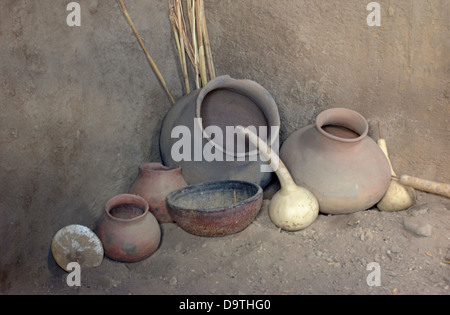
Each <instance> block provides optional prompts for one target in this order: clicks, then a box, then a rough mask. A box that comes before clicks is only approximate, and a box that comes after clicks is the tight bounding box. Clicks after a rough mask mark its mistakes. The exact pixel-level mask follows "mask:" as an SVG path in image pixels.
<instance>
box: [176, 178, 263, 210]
mask: <svg viewBox="0 0 450 315" xmlns="http://www.w3.org/2000/svg"><path fill="white" fill-rule="evenodd" d="M224 182H227V183H235V184H238V185H242V184H245V185H248V186H253V187H254V188H256V192H255V193H254V194H252V195H251V196H250V197H248V198H247V199H244V200H242V201H239V202H236V203H233V204H231V205H229V206H221V207H214V208H188V207H180V206H178V205H176V204H175V203H172V202H171V199H172V198H173V196H175V195H177V194H183V195H184V196H187V195H188V194H189V190H196V189H200V188H201V187H202V186H213V187H214V186H220V185H221V184H223V183H224ZM186 193H187V194H186ZM262 193H263V190H262V188H261V186H259V185H257V184H254V183H250V182H246V181H240V180H227V181H217V182H208V183H203V184H198V185H193V186H188V187H184V188H181V189H179V190H176V191H173V192H171V193H170V194H169V195H168V196H167V200H169V202H170V204H171V205H170V206H171V207H173V208H174V209H177V210H178V211H179V210H181V211H193V212H198V213H213V212H220V211H226V210H229V209H233V208H236V207H240V206H242V205H244V204H248V203H251V202H254V201H256V200H258V198H259V197H260V195H261V194H262Z"/></svg>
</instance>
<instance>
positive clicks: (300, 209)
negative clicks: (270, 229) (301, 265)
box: [236, 126, 319, 231]
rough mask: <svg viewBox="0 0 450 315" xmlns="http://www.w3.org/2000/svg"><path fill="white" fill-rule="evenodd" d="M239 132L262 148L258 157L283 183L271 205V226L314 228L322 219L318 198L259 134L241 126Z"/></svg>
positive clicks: (293, 229) (295, 229)
mask: <svg viewBox="0 0 450 315" xmlns="http://www.w3.org/2000/svg"><path fill="white" fill-rule="evenodd" d="M236 128H237V129H238V130H239V131H240V132H242V133H244V134H246V135H248V138H249V140H250V141H251V142H252V143H253V144H254V145H255V146H257V147H259V153H260V154H263V155H264V156H265V158H266V159H267V160H268V161H270V165H271V167H272V168H273V170H274V171H275V173H276V174H277V176H278V179H279V181H280V184H281V189H280V190H279V191H278V192H277V193H276V194H275V195H274V196H273V197H272V200H271V201H270V204H269V217H270V219H271V220H272V222H273V223H274V224H275V225H276V226H277V227H279V228H282V229H283V230H287V231H298V230H301V229H304V228H306V227H308V226H309V225H311V223H313V222H314V221H315V220H316V218H317V216H318V215H319V203H318V201H317V199H316V197H315V196H314V195H313V194H312V193H311V192H310V191H309V190H307V189H306V188H303V187H300V186H298V185H297V184H296V183H295V182H294V180H293V179H292V176H291V174H290V173H289V171H288V169H287V167H286V166H285V165H284V163H283V161H281V159H280V157H279V156H278V155H277V154H276V153H275V152H274V151H273V150H271V149H270V148H268V146H267V144H266V143H265V142H264V141H262V140H261V139H260V138H259V137H258V136H257V135H256V134H254V133H253V132H251V131H250V130H248V129H247V128H244V127H242V126H237V127H236Z"/></svg>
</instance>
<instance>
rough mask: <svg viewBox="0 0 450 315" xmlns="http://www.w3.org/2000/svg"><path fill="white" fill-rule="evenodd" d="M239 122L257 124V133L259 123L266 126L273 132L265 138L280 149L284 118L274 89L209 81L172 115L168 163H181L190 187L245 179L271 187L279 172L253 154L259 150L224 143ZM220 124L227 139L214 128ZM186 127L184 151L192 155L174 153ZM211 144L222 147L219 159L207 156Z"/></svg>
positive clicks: (165, 153) (163, 143) (166, 135)
mask: <svg viewBox="0 0 450 315" xmlns="http://www.w3.org/2000/svg"><path fill="white" fill-rule="evenodd" d="M238 125H242V126H244V127H246V126H254V127H256V129H257V131H259V127H266V128H267V132H265V134H264V135H261V136H262V138H263V139H265V140H267V143H269V144H270V145H271V147H272V148H273V149H274V150H276V151H277V152H278V149H279V142H278V134H279V126H280V117H279V113H278V107H277V105H276V103H275V101H274V100H273V98H272V96H271V95H270V93H269V92H268V91H267V90H266V89H264V88H263V87H262V86H260V85H259V84H258V83H256V82H254V81H251V80H236V79H232V78H230V77H229V76H220V77H217V78H215V79H213V80H211V81H209V82H208V84H207V85H206V86H205V87H204V88H202V89H199V90H196V91H193V92H191V93H190V94H188V95H185V96H184V97H183V98H181V99H180V100H179V101H178V102H177V103H176V104H175V105H174V106H173V107H172V108H171V109H170V110H169V112H168V113H167V115H166V117H165V119H164V122H163V124H162V129H161V136H160V150H161V158H162V161H163V163H164V165H171V164H173V163H175V164H177V165H179V166H181V169H182V174H183V177H184V179H185V180H186V182H187V183H188V184H189V185H193V184H199V183H204V182H213V181H222V180H244V181H248V182H251V183H254V184H257V185H260V186H262V187H265V186H266V185H267V184H268V183H269V182H270V180H271V178H272V175H273V172H272V171H271V170H270V166H269V165H268V164H267V163H266V162H265V161H264V160H263V159H261V158H260V156H259V155H258V156H257V158H254V159H251V158H250V156H251V154H255V155H256V154H257V151H256V150H254V151H252V152H249V151H246V150H247V149H248V146H247V147H245V149H244V150H241V151H239V150H238V149H236V146H235V147H231V146H230V147H227V143H226V141H224V138H225V135H226V127H227V126H231V127H234V126H238ZM214 126H217V127H218V128H220V130H221V131H222V137H221V136H220V135H217V134H215V133H214V132H211V128H215V127H214ZM208 127H209V128H208ZM271 127H274V128H271ZM186 131H187V133H188V134H187V137H188V139H187V140H188V141H187V142H188V144H189V145H188V148H184V147H183V152H184V153H186V152H188V156H187V157H186V156H183V157H181V158H180V157H177V156H174V152H173V151H176V152H179V151H180V150H179V143H180V141H183V140H186V139H184V136H186ZM181 132H182V133H183V134H182V135H180V133H181ZM236 134H237V131H236ZM198 139H200V140H198ZM183 143H184V142H183ZM211 147H214V148H216V150H217V151H215V150H214V153H215V154H214V158H208V157H206V156H205V154H204V153H205V150H207V149H208V148H211ZM187 149H188V151H184V150H187ZM209 152H211V150H209ZM238 156H241V157H243V158H242V161H241V160H238V159H239V157H238ZM253 157H255V156H253ZM261 165H265V166H266V167H267V168H266V170H267V171H261Z"/></svg>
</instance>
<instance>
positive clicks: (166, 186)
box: [128, 162, 187, 223]
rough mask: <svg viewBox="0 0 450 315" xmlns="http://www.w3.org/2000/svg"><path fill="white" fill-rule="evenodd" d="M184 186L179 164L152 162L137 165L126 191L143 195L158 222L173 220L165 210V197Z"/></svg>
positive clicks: (185, 184)
mask: <svg viewBox="0 0 450 315" xmlns="http://www.w3.org/2000/svg"><path fill="white" fill-rule="evenodd" d="M186 186H187V183H186V181H185V180H184V178H183V176H182V175H181V168H180V167H179V166H176V165H171V166H164V165H162V164H161V163H157V162H152V163H143V164H141V165H140V166H139V173H138V176H137V178H136V179H135V181H134V182H133V183H132V184H131V186H130V189H129V191H128V192H129V193H130V194H135V195H139V196H141V197H144V199H145V200H146V201H147V202H148V205H149V210H150V212H151V213H152V214H153V215H154V216H155V218H156V219H157V220H158V222H159V223H171V222H173V220H172V218H171V217H170V215H169V212H168V210H167V203H166V197H167V195H168V194H169V193H171V192H172V191H174V190H178V189H180V188H183V187H186Z"/></svg>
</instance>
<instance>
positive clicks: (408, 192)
mask: <svg viewBox="0 0 450 315" xmlns="http://www.w3.org/2000/svg"><path fill="white" fill-rule="evenodd" d="M378 132H379V134H380V138H379V139H378V141H377V143H378V145H379V147H380V149H381V150H382V151H383V152H384V155H385V156H386V158H387V160H388V162H389V165H390V167H391V183H390V185H389V187H388V189H387V191H386V193H385V194H384V196H383V198H381V200H380V201H379V202H378V203H377V208H378V209H379V210H381V211H388V212H393V211H401V210H406V209H408V208H409V207H411V206H412V205H413V204H414V202H415V200H416V192H415V190H414V188H411V187H408V186H405V185H402V184H401V183H400V182H399V181H398V180H397V178H398V177H397V174H396V173H395V171H394V169H393V168H392V164H391V161H390V159H389V154H388V150H387V145H386V140H384V139H383V138H382V135H381V131H380V128H379V126H378Z"/></svg>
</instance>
